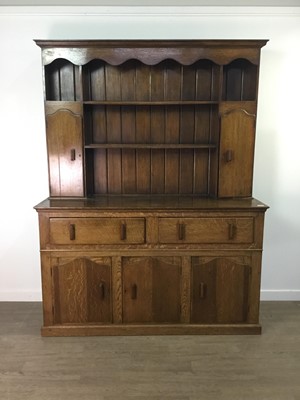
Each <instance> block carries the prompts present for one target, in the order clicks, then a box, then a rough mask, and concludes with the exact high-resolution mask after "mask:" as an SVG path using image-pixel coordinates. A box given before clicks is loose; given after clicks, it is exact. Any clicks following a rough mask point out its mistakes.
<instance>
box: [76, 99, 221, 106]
mask: <svg viewBox="0 0 300 400" xmlns="http://www.w3.org/2000/svg"><path fill="white" fill-rule="evenodd" d="M218 103H219V102H218V101H211V100H191V101H190V100H175V101H174V100H169V101H168V100H163V101H83V104H85V105H92V106H185V105H202V104H203V105H209V104H218Z"/></svg>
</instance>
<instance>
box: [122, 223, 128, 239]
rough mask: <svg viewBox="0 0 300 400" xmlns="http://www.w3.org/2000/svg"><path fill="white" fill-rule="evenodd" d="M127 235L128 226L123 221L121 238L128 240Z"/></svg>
mask: <svg viewBox="0 0 300 400" xmlns="http://www.w3.org/2000/svg"><path fill="white" fill-rule="evenodd" d="M126 237H127V227H126V224H125V223H124V222H123V223H122V224H121V240H126Z"/></svg>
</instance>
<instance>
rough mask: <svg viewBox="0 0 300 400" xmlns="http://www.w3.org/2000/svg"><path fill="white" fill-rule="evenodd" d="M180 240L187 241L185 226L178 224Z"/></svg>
mask: <svg viewBox="0 0 300 400" xmlns="http://www.w3.org/2000/svg"><path fill="white" fill-rule="evenodd" d="M178 238H179V240H185V224H178Z"/></svg>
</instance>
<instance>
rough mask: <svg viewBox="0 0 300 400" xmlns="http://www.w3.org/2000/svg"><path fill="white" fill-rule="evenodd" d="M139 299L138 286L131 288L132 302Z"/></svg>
mask: <svg viewBox="0 0 300 400" xmlns="http://www.w3.org/2000/svg"><path fill="white" fill-rule="evenodd" d="M136 298H137V284H135V283H134V284H133V285H132V286H131V300H136Z"/></svg>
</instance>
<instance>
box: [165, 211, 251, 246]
mask: <svg viewBox="0 0 300 400" xmlns="http://www.w3.org/2000/svg"><path fill="white" fill-rule="evenodd" d="M253 226H254V221H253V218H249V217H241V218H199V219H194V218H159V222H158V232H159V242H160V243H252V242H253V239H254V229H253Z"/></svg>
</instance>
